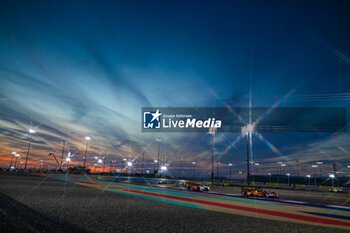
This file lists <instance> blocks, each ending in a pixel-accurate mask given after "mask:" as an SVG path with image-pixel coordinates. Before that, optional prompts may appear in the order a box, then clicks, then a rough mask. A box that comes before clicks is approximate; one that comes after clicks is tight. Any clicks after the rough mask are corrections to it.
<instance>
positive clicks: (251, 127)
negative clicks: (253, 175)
mask: <svg viewBox="0 0 350 233" xmlns="http://www.w3.org/2000/svg"><path fill="white" fill-rule="evenodd" d="M254 130H255V125H254V124H247V125H246V126H243V127H242V130H241V131H242V134H243V136H246V137H247V184H248V186H250V167H249V164H250V161H249V160H250V149H249V145H250V136H251V133H252V132H254Z"/></svg>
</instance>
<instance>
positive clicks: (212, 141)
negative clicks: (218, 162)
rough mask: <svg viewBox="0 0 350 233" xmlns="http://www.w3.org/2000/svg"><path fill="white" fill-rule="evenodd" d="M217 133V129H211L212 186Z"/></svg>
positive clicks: (212, 182)
mask: <svg viewBox="0 0 350 233" xmlns="http://www.w3.org/2000/svg"><path fill="white" fill-rule="evenodd" d="M215 133H216V128H215V127H210V128H209V134H211V186H212V187H213V186H214V136H215Z"/></svg>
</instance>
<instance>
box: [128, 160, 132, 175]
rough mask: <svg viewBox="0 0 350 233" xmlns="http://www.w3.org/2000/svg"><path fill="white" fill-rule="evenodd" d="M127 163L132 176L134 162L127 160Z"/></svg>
mask: <svg viewBox="0 0 350 233" xmlns="http://www.w3.org/2000/svg"><path fill="white" fill-rule="evenodd" d="M127 165H128V167H129V169H130V176H131V175H132V162H127Z"/></svg>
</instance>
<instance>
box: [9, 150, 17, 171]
mask: <svg viewBox="0 0 350 233" xmlns="http://www.w3.org/2000/svg"><path fill="white" fill-rule="evenodd" d="M11 154H12V156H11V163H10V167H9V170H10V171H11V168H12V162H13V156H15V154H17V153H16V152H12V153H11Z"/></svg>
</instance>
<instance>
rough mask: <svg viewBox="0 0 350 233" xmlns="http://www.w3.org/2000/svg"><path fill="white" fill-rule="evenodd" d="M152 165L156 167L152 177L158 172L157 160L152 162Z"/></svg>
mask: <svg viewBox="0 0 350 233" xmlns="http://www.w3.org/2000/svg"><path fill="white" fill-rule="evenodd" d="M154 164H155V165H156V170H154V175H156V174H157V172H158V160H157V159H155V160H154Z"/></svg>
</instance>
